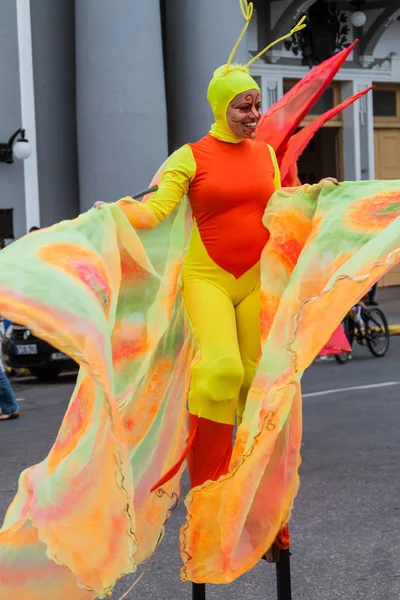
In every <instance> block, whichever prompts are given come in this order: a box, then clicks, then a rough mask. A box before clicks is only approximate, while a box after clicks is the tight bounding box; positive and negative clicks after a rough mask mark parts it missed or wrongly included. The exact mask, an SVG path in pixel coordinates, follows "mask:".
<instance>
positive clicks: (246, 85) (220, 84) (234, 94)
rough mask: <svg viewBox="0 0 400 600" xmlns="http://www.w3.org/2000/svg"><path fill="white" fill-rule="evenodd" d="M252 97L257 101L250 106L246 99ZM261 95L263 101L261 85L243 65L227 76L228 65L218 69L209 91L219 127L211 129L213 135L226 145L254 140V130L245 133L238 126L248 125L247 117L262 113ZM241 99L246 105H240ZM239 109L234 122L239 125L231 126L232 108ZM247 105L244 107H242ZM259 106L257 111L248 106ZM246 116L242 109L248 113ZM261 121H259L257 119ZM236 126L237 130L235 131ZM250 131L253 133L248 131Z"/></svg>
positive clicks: (210, 101)
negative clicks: (230, 114) (260, 106)
mask: <svg viewBox="0 0 400 600" xmlns="http://www.w3.org/2000/svg"><path fill="white" fill-rule="evenodd" d="M249 94H251V95H252V96H254V98H253V99H252V100H251V102H250V103H249V101H247V102H246V100H245V97H246V96H248V95H249ZM257 94H258V95H259V98H261V92H260V88H259V87H258V85H257V82H256V81H255V80H254V79H253V78H252V76H251V75H250V73H249V71H248V69H246V68H245V67H241V66H240V65H236V66H234V67H232V68H231V70H230V71H228V72H226V65H224V66H222V67H220V68H219V69H217V70H216V71H215V73H214V76H213V78H212V80H211V81H210V85H209V87H208V94H207V98H208V101H209V103H210V106H211V108H212V111H213V113H214V117H215V123H214V124H213V126H212V127H211V130H210V133H211V135H213V136H214V137H216V138H217V139H219V140H221V141H224V142H231V143H234V144H238V143H240V142H242V141H243V139H244V138H252V137H254V136H253V135H251V133H252V132H253V130H252V129H251V126H250V128H248V127H246V131H245V129H244V128H243V127H242V126H240V127H239V124H238V122H239V121H240V120H243V121H246V119H245V117H246V116H247V115H248V114H249V113H250V112H251V113H253V114H255V112H259V110H258V108H259V107H258V108H257V97H256V96H257ZM239 96H243V99H244V103H243V102H240V101H239V103H238V102H237V99H238V97H239ZM232 102H233V104H235V105H236V109H232V110H234V112H235V115H234V119H235V120H236V121H237V122H235V123H233V122H232V123H228V110H230V108H232V107H230V105H231V103H232ZM258 102H260V99H259V100H258ZM242 104H243V106H242ZM248 104H252V105H253V104H255V106H256V108H255V110H254V107H253V108H251V109H250V108H247V106H246V107H245V106H244V105H248ZM245 108H246V110H244V112H242V109H245ZM248 116H249V119H248V120H249V121H250V120H251V118H252V117H251V115H248ZM257 119H258V120H259V117H257ZM232 125H233V127H232ZM247 129H250V131H247Z"/></svg>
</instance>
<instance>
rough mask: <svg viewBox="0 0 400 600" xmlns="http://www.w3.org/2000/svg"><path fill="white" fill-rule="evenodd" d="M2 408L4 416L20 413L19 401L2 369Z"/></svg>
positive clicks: (0, 379)
mask: <svg viewBox="0 0 400 600" xmlns="http://www.w3.org/2000/svg"><path fill="white" fill-rule="evenodd" d="M0 408H1V411H2V413H3V414H4V415H9V414H11V413H14V412H17V411H19V406H18V402H17V399H16V397H15V394H14V391H13V389H12V387H11V384H10V382H9V381H8V377H7V375H6V374H5V373H4V371H3V369H2V368H1V367H0Z"/></svg>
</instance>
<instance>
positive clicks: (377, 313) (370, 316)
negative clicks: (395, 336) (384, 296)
mask: <svg viewBox="0 0 400 600" xmlns="http://www.w3.org/2000/svg"><path fill="white" fill-rule="evenodd" d="M365 337H366V339H367V346H368V348H369V350H370V351H371V353H372V354H373V355H374V356H376V357H377V358H381V357H382V356H385V354H386V352H387V351H388V349H389V343H390V336H389V325H388V322H387V320H386V317H385V315H384V313H383V312H382V311H381V309H380V308H371V309H369V310H368V312H366V319H365Z"/></svg>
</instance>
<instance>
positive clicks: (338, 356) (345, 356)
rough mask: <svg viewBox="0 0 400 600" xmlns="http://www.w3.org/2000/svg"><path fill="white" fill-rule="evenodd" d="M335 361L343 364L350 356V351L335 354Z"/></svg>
mask: <svg viewBox="0 0 400 600" xmlns="http://www.w3.org/2000/svg"><path fill="white" fill-rule="evenodd" d="M335 358H336V362H338V363H339V365H345V364H346V363H347V361H348V360H349V358H350V352H343V354H335Z"/></svg>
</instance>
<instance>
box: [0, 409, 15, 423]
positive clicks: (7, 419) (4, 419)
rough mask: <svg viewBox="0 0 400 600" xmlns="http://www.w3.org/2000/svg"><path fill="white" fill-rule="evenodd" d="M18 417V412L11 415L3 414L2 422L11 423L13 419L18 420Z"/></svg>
mask: <svg viewBox="0 0 400 600" xmlns="http://www.w3.org/2000/svg"><path fill="white" fill-rule="evenodd" d="M18 417H19V412H18V411H17V410H15V411H14V412H11V413H1V415H0V421H11V420H12V419H18Z"/></svg>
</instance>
